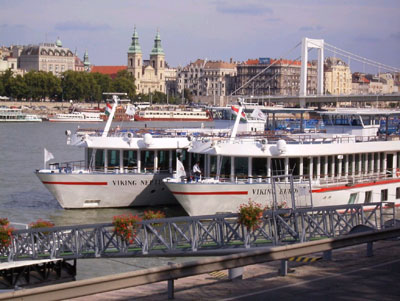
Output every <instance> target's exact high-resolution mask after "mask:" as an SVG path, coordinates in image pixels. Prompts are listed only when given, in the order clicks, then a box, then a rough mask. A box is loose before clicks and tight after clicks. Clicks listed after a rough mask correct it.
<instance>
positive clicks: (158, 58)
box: [150, 30, 165, 93]
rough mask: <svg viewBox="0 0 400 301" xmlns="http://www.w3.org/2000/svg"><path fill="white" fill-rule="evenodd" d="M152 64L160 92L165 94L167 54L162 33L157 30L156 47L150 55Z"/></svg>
mask: <svg viewBox="0 0 400 301" xmlns="http://www.w3.org/2000/svg"><path fill="white" fill-rule="evenodd" d="M150 64H151V66H152V67H153V68H154V70H155V75H156V76H157V79H158V81H159V83H160V87H159V89H157V90H159V91H160V92H163V93H165V78H164V75H165V74H164V73H165V71H164V70H165V54H164V50H163V49H162V47H161V38H160V33H159V31H158V30H157V34H156V37H155V39H154V47H153V50H152V51H151V53H150Z"/></svg>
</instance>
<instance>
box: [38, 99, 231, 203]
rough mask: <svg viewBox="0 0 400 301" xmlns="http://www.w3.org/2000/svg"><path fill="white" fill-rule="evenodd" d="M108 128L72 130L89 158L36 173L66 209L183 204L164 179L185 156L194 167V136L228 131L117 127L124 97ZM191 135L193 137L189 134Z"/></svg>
mask: <svg viewBox="0 0 400 301" xmlns="http://www.w3.org/2000/svg"><path fill="white" fill-rule="evenodd" d="M114 101H115V104H114V106H113V108H112V110H111V114H110V117H109V119H108V121H107V124H106V126H105V128H104V130H103V131H99V130H92V131H90V130H86V131H85V130H82V129H81V130H79V131H78V132H77V133H75V134H71V133H70V132H68V131H67V133H66V134H67V137H68V138H67V139H68V142H69V144H70V145H74V146H78V147H82V148H83V149H84V160H81V161H77V162H65V163H53V164H50V166H49V168H46V169H42V170H38V171H37V172H36V175H37V176H38V178H39V179H40V180H41V181H42V183H43V184H44V185H45V186H46V188H47V189H48V190H49V191H50V192H51V193H52V194H53V195H54V197H55V198H56V199H57V200H58V202H59V203H60V205H61V206H62V207H63V208H106V207H130V206H151V205H163V204H177V202H176V200H175V198H174V197H173V195H172V194H171V193H170V192H169V191H168V189H167V188H166V186H165V184H164V183H163V182H162V179H163V178H165V177H170V176H172V174H173V170H175V169H176V166H177V159H176V158H177V154H179V156H180V161H179V162H182V163H183V164H184V165H186V166H190V164H191V162H190V158H188V156H187V148H188V147H189V144H190V140H191V138H190V137H196V136H198V137H202V136H207V135H218V136H221V135H224V134H225V133H226V132H227V130H212V129H206V128H204V129H193V130H192V131H191V130H190V129H184V130H152V129H148V128H147V129H142V130H138V129H136V130H130V129H119V128H116V129H114V130H111V129H110V128H111V122H112V120H113V116H114V114H115V111H116V107H117V103H118V98H117V97H116V96H114ZM189 136H190V137H189Z"/></svg>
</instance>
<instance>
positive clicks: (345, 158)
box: [199, 152, 400, 183]
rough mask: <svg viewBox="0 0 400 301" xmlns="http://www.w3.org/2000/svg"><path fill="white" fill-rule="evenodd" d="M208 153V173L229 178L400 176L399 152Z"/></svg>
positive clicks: (327, 178) (336, 179)
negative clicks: (282, 155)
mask: <svg viewBox="0 0 400 301" xmlns="http://www.w3.org/2000/svg"><path fill="white" fill-rule="evenodd" d="M205 157H206V156H204V155H200V156H199V159H200V161H201V162H206V161H207V160H209V162H210V163H202V164H204V168H205V170H206V176H209V177H215V176H218V177H220V178H228V179H229V178H231V179H232V178H239V179H240V178H247V177H249V176H251V177H253V178H256V177H259V176H261V177H270V176H278V175H289V174H291V175H293V176H294V177H295V178H304V179H307V178H310V179H312V180H318V181H321V182H326V183H329V182H339V181H341V180H343V181H347V180H349V178H352V179H356V180H368V179H372V178H374V179H379V178H393V177H399V176H400V152H393V153H384V152H377V153H361V154H349V155H334V156H333V155H332V156H318V157H293V158H257V157H255V158H250V159H249V158H247V157H227V156H222V157H220V158H219V159H218V158H217V156H209V157H210V158H209V159H206V158H205ZM218 160H219V162H217V161H218ZM218 166H219V168H217V167H218Z"/></svg>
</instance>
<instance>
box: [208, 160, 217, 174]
mask: <svg viewBox="0 0 400 301" xmlns="http://www.w3.org/2000/svg"><path fill="white" fill-rule="evenodd" d="M216 175H217V156H210V177H215V176H216Z"/></svg>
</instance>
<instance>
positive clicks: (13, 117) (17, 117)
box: [0, 108, 42, 122]
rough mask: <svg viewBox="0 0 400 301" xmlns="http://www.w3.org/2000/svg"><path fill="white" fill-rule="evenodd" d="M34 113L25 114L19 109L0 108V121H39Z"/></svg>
mask: <svg viewBox="0 0 400 301" xmlns="http://www.w3.org/2000/svg"><path fill="white" fill-rule="evenodd" d="M41 121H42V119H41V118H40V117H38V116H37V115H34V114H25V113H23V112H22V110H21V109H8V108H0V122H41Z"/></svg>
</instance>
